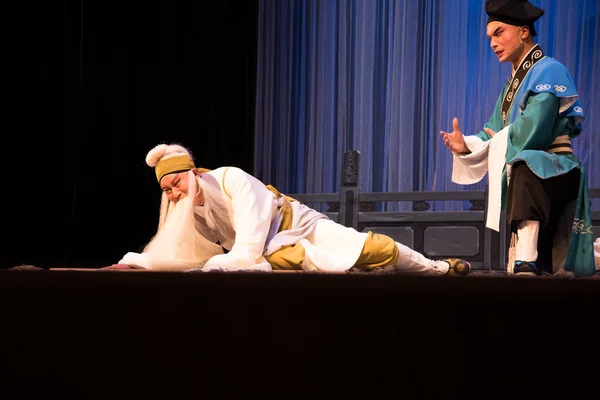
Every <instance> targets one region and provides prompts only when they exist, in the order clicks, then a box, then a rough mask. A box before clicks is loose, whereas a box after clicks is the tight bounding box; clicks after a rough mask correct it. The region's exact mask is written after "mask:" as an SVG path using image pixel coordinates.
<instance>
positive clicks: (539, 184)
mask: <svg viewBox="0 0 600 400" xmlns="http://www.w3.org/2000/svg"><path fill="white" fill-rule="evenodd" d="M580 179H581V173H580V171H579V169H573V170H571V171H569V172H568V173H566V174H563V175H559V176H556V177H554V178H548V179H541V178H540V177H538V176H537V175H536V174H534V173H533V172H532V171H531V170H530V169H529V167H528V166H527V164H526V163H525V162H517V163H515V164H513V166H512V170H511V174H510V183H509V186H508V194H507V205H506V217H507V220H508V223H509V224H510V230H511V232H516V231H517V229H518V227H519V224H520V223H521V222H522V221H525V220H530V221H539V222H540V232H539V236H538V259H537V263H536V264H537V266H538V268H539V269H540V270H541V272H548V273H552V266H553V264H554V265H556V264H560V263H561V262H562V263H564V259H565V258H566V253H567V249H568V245H569V239H570V237H571V229H572V224H573V218H574V216H575V207H576V200H577V196H578V193H579V180H580Z"/></svg>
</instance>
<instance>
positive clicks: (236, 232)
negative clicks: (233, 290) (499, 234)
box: [105, 144, 471, 275]
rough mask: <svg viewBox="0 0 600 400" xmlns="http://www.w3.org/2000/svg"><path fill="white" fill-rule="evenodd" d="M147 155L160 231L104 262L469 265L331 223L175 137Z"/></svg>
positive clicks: (369, 267)
mask: <svg viewBox="0 0 600 400" xmlns="http://www.w3.org/2000/svg"><path fill="white" fill-rule="evenodd" d="M146 162H147V164H148V165H149V166H151V167H154V169H155V172H156V178H157V180H158V182H159V184H160V186H161V189H162V200H161V208H160V219H159V228H158V231H157V233H156V235H155V236H154V238H153V239H152V240H151V241H150V242H149V243H148V244H147V245H146V247H145V248H144V251H143V252H142V253H127V254H126V255H125V256H124V257H123V259H122V260H121V261H119V263H118V264H115V265H113V266H110V267H106V268H105V269H107V268H108V269H119V268H128V267H138V268H147V269H152V270H185V269H195V268H200V267H201V268H202V270H203V271H211V270H222V271H272V270H278V269H279V270H305V271H322V272H346V271H349V270H351V269H353V270H358V271H373V270H374V269H376V268H393V269H394V270H395V271H396V272H397V273H407V274H425V275H444V274H446V275H466V274H468V273H469V271H470V269H471V266H470V264H469V263H468V262H466V261H464V260H460V259H456V258H453V259H447V260H438V261H435V260H430V259H427V258H426V257H424V256H423V255H422V254H420V253H418V252H416V251H413V250H412V249H410V248H408V247H406V246H404V245H402V244H400V243H396V242H395V241H394V240H393V239H392V238H390V237H388V236H385V235H381V234H376V233H372V232H358V231H356V230H354V229H353V228H348V227H345V226H342V225H340V224H338V223H335V222H333V221H331V220H329V219H328V218H327V216H326V215H324V214H321V213H319V212H317V211H316V210H313V209H311V208H309V207H307V206H305V205H304V204H302V203H300V202H298V201H296V200H294V199H292V198H290V197H288V196H285V195H283V194H281V193H279V191H277V189H275V188H273V187H272V186H265V185H264V184H263V183H262V182H260V181H259V180H258V179H256V178H255V177H253V176H251V175H249V174H247V173H246V172H244V171H242V170H241V169H239V168H236V167H221V168H217V169H215V170H212V171H210V170H206V169H201V168H196V166H195V164H194V161H193V158H192V156H191V153H190V152H189V150H187V149H186V148H184V147H182V146H180V145H176V144H175V145H166V144H161V145H158V146H156V147H155V148H154V149H152V150H151V151H150V152H149V153H148V155H147V157H146Z"/></svg>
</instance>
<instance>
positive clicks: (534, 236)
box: [515, 220, 540, 261]
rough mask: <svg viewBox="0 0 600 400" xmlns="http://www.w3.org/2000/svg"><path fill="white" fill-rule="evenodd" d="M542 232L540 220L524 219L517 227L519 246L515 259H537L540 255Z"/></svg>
mask: <svg viewBox="0 0 600 400" xmlns="http://www.w3.org/2000/svg"><path fill="white" fill-rule="evenodd" d="M539 232H540V221H529V220H526V221H523V222H521V223H520V224H519V227H518V229H517V237H518V240H517V248H516V249H515V261H536V260H537V257H538V251H537V245H538V234H539Z"/></svg>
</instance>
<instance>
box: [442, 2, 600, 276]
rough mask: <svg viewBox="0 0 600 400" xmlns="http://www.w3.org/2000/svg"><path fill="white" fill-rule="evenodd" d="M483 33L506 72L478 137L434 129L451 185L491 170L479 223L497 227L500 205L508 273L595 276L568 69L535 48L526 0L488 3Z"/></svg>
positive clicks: (534, 15)
mask: <svg viewBox="0 0 600 400" xmlns="http://www.w3.org/2000/svg"><path fill="white" fill-rule="evenodd" d="M486 13H487V15H488V16H489V19H488V22H487V36H488V38H489V39H490V47H491V48H492V50H493V51H494V53H495V54H496V56H497V57H498V60H499V61H500V62H510V63H512V66H513V68H512V75H511V78H510V80H509V81H508V83H507V84H506V86H505V87H504V89H503V90H502V93H501V94H500V96H499V97H498V101H497V103H496V108H495V110H494V113H493V114H492V116H491V118H490V120H489V121H488V122H487V123H486V124H485V126H484V128H483V130H482V131H481V132H479V133H478V134H477V135H472V136H463V134H462V132H461V131H460V128H459V124H458V120H457V119H456V118H455V119H454V120H453V128H454V131H453V132H451V133H448V132H444V131H441V132H440V133H441V135H442V137H443V140H444V143H445V145H446V146H447V147H448V148H449V149H450V150H451V151H452V152H453V153H454V164H453V174H452V180H453V181H454V182H456V183H460V184H472V183H474V182H477V181H479V180H481V179H482V178H483V176H484V175H485V173H486V172H487V170H488V168H489V187H490V196H489V198H490V203H489V205H488V210H489V211H488V221H487V226H488V227H490V228H492V229H495V230H499V229H498V226H499V225H498V223H499V222H498V218H499V215H500V209H501V207H505V208H506V210H507V220H508V223H509V224H510V230H511V232H512V238H511V248H510V249H509V264H508V265H507V269H508V271H509V272H510V273H512V272H514V273H515V274H525V275H540V274H542V273H543V272H546V273H557V272H559V271H563V270H566V271H569V272H572V273H574V274H575V275H577V276H583V275H590V274H593V273H595V268H594V258H593V236H592V227H591V217H590V210H589V200H588V194H587V183H586V176H585V171H584V168H583V165H582V163H581V161H580V160H579V159H578V158H577V157H576V156H575V155H574V154H573V151H572V150H571V139H573V138H575V137H577V136H578V135H579V134H580V133H581V122H582V121H583V119H584V114H583V109H582V107H581V104H580V103H579V100H578V97H579V96H578V94H577V89H576V87H575V84H574V83H573V79H572V78H571V75H570V74H569V72H568V71H567V69H566V67H565V66H564V65H562V64H561V63H560V62H558V61H556V60H555V59H553V58H551V57H549V56H547V55H545V54H544V52H543V50H542V49H541V47H540V46H539V44H536V43H535V42H534V36H535V35H536V31H535V29H534V22H535V21H537V20H538V19H539V18H540V17H541V16H542V15H543V14H544V10H542V9H540V8H537V7H535V6H533V5H532V4H530V3H529V2H528V1H526V0H487V1H486Z"/></svg>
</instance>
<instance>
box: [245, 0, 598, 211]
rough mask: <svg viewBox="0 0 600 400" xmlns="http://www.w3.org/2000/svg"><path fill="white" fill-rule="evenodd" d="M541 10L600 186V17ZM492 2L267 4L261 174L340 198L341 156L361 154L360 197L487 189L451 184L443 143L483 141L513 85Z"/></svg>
mask: <svg viewBox="0 0 600 400" xmlns="http://www.w3.org/2000/svg"><path fill="white" fill-rule="evenodd" d="M531 2H532V3H533V4H535V5H537V6H539V7H541V8H543V9H544V10H545V11H546V14H545V15H544V16H543V17H542V18H541V19H540V20H539V21H538V22H537V23H536V29H537V31H538V35H539V36H538V37H537V38H536V40H537V41H538V43H539V44H540V45H541V46H542V48H543V49H544V51H545V52H546V53H547V54H548V55H550V56H552V57H554V58H556V59H557V60H559V61H561V62H562V63H564V64H565V65H566V67H567V68H568V69H569V71H570V72H571V74H572V75H573V78H574V79H575V82H576V84H577V86H578V89H579V93H580V99H581V102H582V104H583V107H584V112H585V113H586V120H585V121H584V123H583V133H582V134H581V136H580V137H579V138H578V139H576V140H575V141H574V151H575V153H576V154H577V155H578V156H579V157H580V158H581V159H582V160H583V161H584V163H585V167H586V169H587V171H588V183H589V186H590V187H600V156H599V155H600V138H599V137H598V136H597V135H595V133H596V131H597V130H598V127H599V125H600V120H599V117H598V114H599V112H598V111H596V110H597V109H598V107H600V96H599V94H598V93H599V92H598V90H597V89H594V88H597V87H599V85H600V72H599V71H600V22H599V21H600V19H599V8H600V7H599V6H598V2H597V0H538V1H535V0H533V1H531ZM484 4H485V1H484V0H452V1H439V0H420V1H412V0H261V1H260V4H259V23H258V24H259V26H258V29H259V32H258V38H259V39H258V40H259V43H258V59H257V87H256V89H257V95H256V123H255V149H254V152H255V154H254V156H255V157H254V160H255V171H254V174H255V175H256V176H257V177H259V178H260V179H262V180H263V181H264V182H267V183H271V184H273V185H275V186H276V187H278V188H279V189H280V190H281V191H282V192H286V193H328V192H336V191H338V190H339V187H340V174H341V171H340V168H341V163H342V155H343V153H344V152H345V151H346V150H359V151H360V153H361V172H360V188H361V190H362V191H457V190H482V189H484V187H485V184H486V183H487V179H484V180H483V181H482V182H480V183H478V184H475V185H470V186H461V185H456V184H454V183H452V182H451V180H450V178H451V170H452V156H451V153H450V152H449V151H448V150H447V149H446V148H445V147H444V146H443V143H442V141H441V138H440V136H439V131H440V130H446V131H448V130H451V129H452V118H453V117H458V119H459V123H460V126H461V128H462V130H463V132H464V133H465V134H474V133H477V132H479V130H480V129H481V128H482V126H483V125H484V124H485V122H487V120H488V119H489V116H490V115H491V113H492V111H493V108H494V105H495V102H496V99H497V96H498V95H499V93H500V91H501V90H502V88H503V86H504V84H505V83H506V81H507V79H508V78H509V75H510V68H511V67H510V65H509V64H500V63H498V61H497V59H496V57H495V55H494V54H493V52H492V51H491V49H490V47H489V40H488V39H487V37H486V34H485V30H486V20H487V16H486V15H485V10H484ZM397 206H398V205H396V207H397ZM464 206H465V205H464V204H446V203H441V204H434V209H438V210H445V209H462V208H464ZM390 207H392V208H393V207H394V205H392V206H390ZM400 208H402V206H401V205H400Z"/></svg>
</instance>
